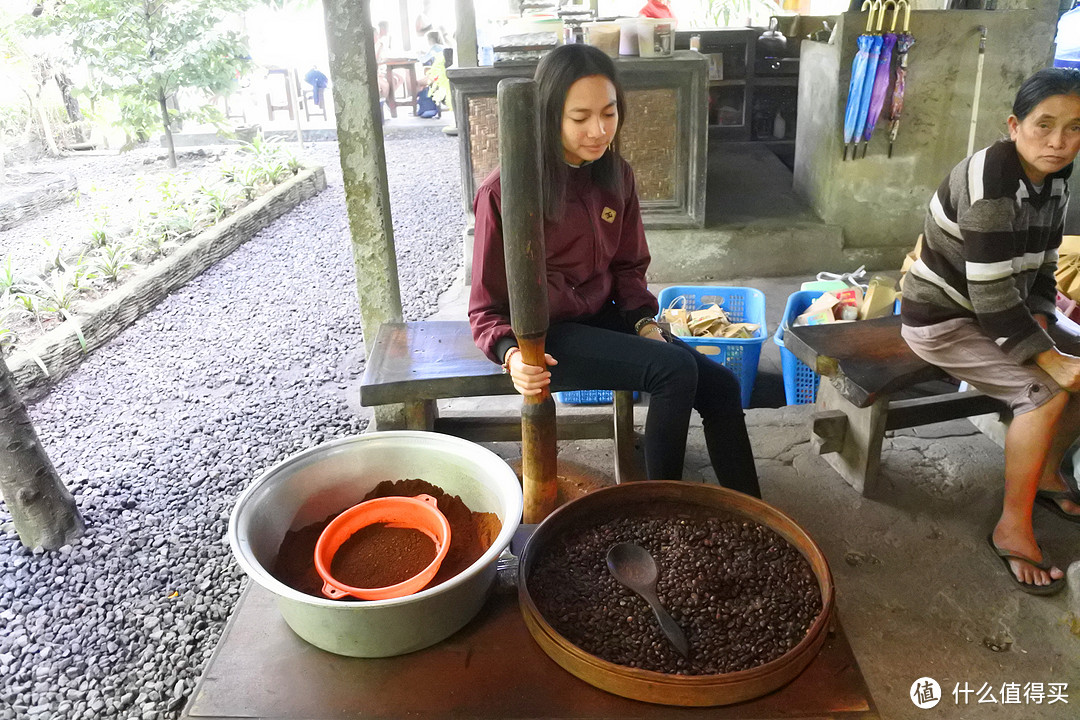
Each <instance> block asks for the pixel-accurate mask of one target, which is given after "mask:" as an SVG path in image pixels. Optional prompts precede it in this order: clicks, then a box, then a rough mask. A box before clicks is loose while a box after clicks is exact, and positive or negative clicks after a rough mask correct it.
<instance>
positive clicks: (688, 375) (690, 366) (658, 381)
mask: <svg viewBox="0 0 1080 720" xmlns="http://www.w3.org/2000/svg"><path fill="white" fill-rule="evenodd" d="M665 350H666V352H663V353H662V354H661V355H660V356H658V358H657V360H656V362H654V363H652V367H651V368H650V371H649V373H648V375H649V377H647V378H646V385H647V386H648V387H646V390H647V391H648V392H649V393H650V394H652V395H656V394H658V393H665V392H667V393H680V394H686V395H688V396H689V397H693V394H694V392H695V390H696V389H697V385H698V367H697V363H696V362H694V358H693V356H692V355H690V354H689V353H688V352H685V351H681V350H680V348H677V347H675V346H668V348H665ZM691 352H692V351H691Z"/></svg>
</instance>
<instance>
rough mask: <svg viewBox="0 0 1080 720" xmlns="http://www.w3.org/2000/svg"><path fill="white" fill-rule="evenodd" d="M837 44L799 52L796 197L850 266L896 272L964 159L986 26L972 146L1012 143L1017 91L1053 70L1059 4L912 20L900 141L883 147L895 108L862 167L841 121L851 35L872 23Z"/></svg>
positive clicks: (854, 25) (857, 25)
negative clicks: (834, 232)
mask: <svg viewBox="0 0 1080 720" xmlns="http://www.w3.org/2000/svg"><path fill="white" fill-rule="evenodd" d="M840 22H841V26H840V28H839V31H838V38H839V39H838V42H837V44H835V45H827V44H824V43H815V42H810V41H805V42H803V43H802V55H801V57H802V69H801V72H800V83H799V127H798V135H797V138H796V148H795V178H794V186H795V190H796V192H798V193H799V194H800V195H801V196H802V197H804V198H805V199H807V201H808V202H809V203H810V205H811V207H812V208H813V209H814V210H815V212H817V213H818V215H820V217H821V218H822V219H823V220H824V221H825V222H826V223H829V224H835V225H839V226H840V227H842V228H843V232H844V253H845V257H846V258H848V260H849V263H848V264H852V265H855V264H864V263H865V264H866V265H867V266H868V267H870V268H872V269H888V268H896V267H899V265H900V261H901V260H902V258H903V256H904V254H905V253H906V252H907V251H908V250H909V249H910V248H911V247H912V246H913V245H914V243H915V238H916V237H917V236H918V234H919V232H921V228H922V223H923V215H924V213H925V210H926V205H927V203H928V202H929V200H930V196H931V195H932V194H933V192H934V190H935V189H936V187H937V186H938V184H940V182H941V180H942V179H943V178H944V177H945V175H946V174H947V173H948V171H949V169H950V168H952V167H953V166H954V165H955V164H956V163H957V162H959V161H960V160H962V159H963V158H964V157H965V154H966V150H967V144H968V132H969V129H970V127H971V115H972V112H971V109H972V102H973V99H974V87H975V77H976V68H977V61H978V47H979V30H978V28H979V26H980V25H982V26H985V27H986V29H987V41H986V54H985V57H984V61H983V75H982V92H981V100H980V102H979V112H978V122H977V125H976V129H975V148H976V149H979V148H982V147H985V146H986V145H989V144H990V143H992V142H993V141H995V140H997V139H999V138H1001V137H1004V136H1006V126H1005V119H1006V117H1008V115H1009V109H1010V107H1011V106H1012V101H1013V98H1014V96H1015V94H1016V90H1017V88H1018V87H1019V85H1020V83H1021V82H1022V81H1023V79H1024V78H1025V77H1026V76H1027V75H1029V74H1030V73H1031V72H1033V71H1034V70H1037V69H1038V68H1041V67H1045V66H1047V65H1049V64H1050V62H1051V59H1052V55H1053V40H1054V33H1055V30H1056V22H1057V7H1056V6H1055V5H1054V4H1052V3H1044V4H1043V5H1042V6H1041V7H1040V8H1038V9H1032V10H1014V11H1008V12H1002V11H1000V10H999V11H977V10H962V11H944V10H939V11H932V10H927V11H917V12H913V13H912V14H911V33H912V34H913V35H914V36H915V45H914V47H913V48H912V49H911V51H910V53H909V64H908V76H907V77H908V80H907V92H906V95H905V103H904V110H903V114H902V116H901V124H900V132H899V135H898V137H897V141H896V143H895V145H894V147H893V156H892V158H891V159H890V158H888V157H887V156H886V152H887V148H888V117H887V113H888V106H886V110H885V111H884V112H883V114H882V119H881V121H879V123H878V127H877V130H876V131H875V133H874V136H873V138H872V140H871V141H870V143H869V146H868V150H867V154H866V157H865V159H863V158H860V159H858V160H854V161H853V160H851V159H850V158H849V159H848V160H847V161H846V162H844V161H843V160H842V159H841V158H842V154H843V137H842V133H843V117H844V108H845V106H846V103H847V91H848V84H849V82H850V79H851V64H852V59H853V58H854V56H855V52H856V36H857V35H859V34H860V33H862V32H863V30H864V28H865V22H866V15H860V14H859V13H845V14H844V15H843V16H842V17H841V20H840Z"/></svg>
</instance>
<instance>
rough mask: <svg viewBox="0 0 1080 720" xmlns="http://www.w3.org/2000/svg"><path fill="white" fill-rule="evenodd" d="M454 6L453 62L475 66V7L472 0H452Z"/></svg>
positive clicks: (460, 65)
mask: <svg viewBox="0 0 1080 720" xmlns="http://www.w3.org/2000/svg"><path fill="white" fill-rule="evenodd" d="M454 6H455V9H456V10H457V31H456V34H455V36H454V43H455V44H456V45H457V47H456V48H455V50H454V64H455V65H457V66H458V67H476V65H477V57H476V8H475V7H474V6H473V0H454Z"/></svg>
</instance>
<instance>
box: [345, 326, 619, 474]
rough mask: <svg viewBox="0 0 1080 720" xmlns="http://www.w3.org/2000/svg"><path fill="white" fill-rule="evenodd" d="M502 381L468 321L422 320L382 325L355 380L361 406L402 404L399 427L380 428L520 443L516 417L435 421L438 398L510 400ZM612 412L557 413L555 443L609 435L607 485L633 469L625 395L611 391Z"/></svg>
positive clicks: (460, 417) (505, 382)
mask: <svg viewBox="0 0 1080 720" xmlns="http://www.w3.org/2000/svg"><path fill="white" fill-rule="evenodd" d="M516 394H517V391H516V390H514V386H513V384H512V383H511V381H510V376H509V375H505V374H503V372H502V368H501V367H499V366H498V365H496V364H495V363H493V362H491V361H490V360H488V359H487V358H486V357H485V356H484V354H483V353H481V352H480V350H478V349H477V347H476V345H474V344H473V339H472V332H471V331H470V329H469V323H467V322H464V321H442V320H441V321H422V322H403V323H384V324H383V325H382V327H380V328H379V332H378V334H377V335H376V337H375V342H374V345H373V346H372V347H371V352H370V354H369V355H368V359H367V365H366V367H365V369H364V378H363V380H362V381H361V383H360V404H361V405H363V406H365V407H371V406H375V405H387V404H391V403H404V404H405V422H404V427H394V428H389V427H380V428H379V429H380V430H388V429H409V430H433V431H436V432H441V433H446V434H448V435H456V436H457V437H462V438H466V439H468V440H473V441H475V442H505V441H520V440H521V416H520V414H519V413H517V412H514V413H511V414H508V413H505V412H504V413H502V414H497V413H496V414H492V413H488V414H482V415H480V414H471V415H466V414H455V415H453V416H446V417H440V416H439V411H438V406H437V401H438V400H439V399H442V398H458V397H479V396H486V395H516ZM613 405H614V412H613V413H612V412H607V411H606V410H605V411H602V412H593V413H588V414H581V413H574V414H569V413H567V414H562V415H560V416H559V418H558V423H557V437H558V438H559V439H560V440H587V439H595V438H613V439H614V440H615V481H616V482H623V481H626V480H628V479H631V478H634V477H637V476H638V474H635V472H634V405H633V393H632V392H630V391H625V392H623V391H619V392H616V393H615V401H614V404H613Z"/></svg>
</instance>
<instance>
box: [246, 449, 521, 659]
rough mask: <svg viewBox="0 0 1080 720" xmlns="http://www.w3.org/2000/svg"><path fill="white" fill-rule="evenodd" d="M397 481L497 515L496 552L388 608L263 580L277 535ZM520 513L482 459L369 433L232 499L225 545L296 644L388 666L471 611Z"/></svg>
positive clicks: (311, 454) (501, 465)
mask: <svg viewBox="0 0 1080 720" xmlns="http://www.w3.org/2000/svg"><path fill="white" fill-rule="evenodd" d="M404 478H420V479H422V480H425V481H427V482H429V483H431V484H432V485H436V486H438V487H440V488H442V489H443V490H444V491H445V492H447V493H449V494H451V495H458V496H460V497H461V499H462V500H463V501H464V502H465V504H466V505H467V506H468V507H469V509H470V510H473V511H474V512H492V513H495V514H496V515H498V516H499V519H500V520H501V521H502V531H501V532H500V533H499V535H498V537H497V538H496V540H495V543H494V544H493V545H492V546H491V547H490V548H488V550H487V552H485V553H484V554H483V555H482V556H481V557H480V559H479V560H477V561H476V562H475V563H473V564H472V565H471V566H469V567H468V568H467V569H466V570H465V571H464V572H462V573H460V574H459V575H458V576H457V577H454V578H452V579H450V580H447V581H446V582H444V583H442V584H440V585H438V586H436V587H433V588H429V589H427V590H422V591H420V592H418V593H416V594H415V595H410V596H407V597H403V598H394V599H390V600H371V601H363V600H357V601H336V600H328V599H326V598H317V597H313V596H311V595H307V594H304V593H301V592H299V591H297V590H294V589H293V588H291V587H289V586H287V585H285V584H284V583H282V582H280V581H279V580H277V579H276V578H274V577H273V575H271V574H270V571H269V569H268V568H270V567H272V566H273V563H274V559H275V558H276V557H277V553H278V549H279V547H280V546H281V541H282V539H283V538H284V536H285V533H286V532H288V531H289V530H291V529H299V528H302V527H304V526H306V525H310V524H311V523H313V522H318V521H320V520H323V519H325V518H326V517H327V516H328V515H330V514H332V513H336V512H340V511H342V510H344V509H345V508H348V507H350V506H352V505H354V504H356V503H358V502H360V501H361V500H362V499H363V497H364V495H366V494H367V493H368V492H369V491H370V490H371V489H372V488H374V487H375V485H377V484H378V483H379V482H381V481H383V480H401V479H404ZM521 509H522V495H521V486H520V484H519V483H518V479H517V476H516V475H515V474H514V472H513V470H511V469H510V466H508V465H507V464H506V463H505V462H504V461H503V460H502V459H501V458H499V457H498V456H497V455H495V454H494V453H493V452H491V451H490V450H487V449H485V448H483V447H480V446H479V445H476V444H475V443H471V442H468V441H466V440H461V439H459V438H455V437H450V436H448V435H440V434H437V433H430V432H414V431H391V432H375V433H369V434H366V435H359V436H355V437H349V438H343V439H340V440H334V441H331V442H328V443H324V444H322V445H319V446H317V447H314V448H311V449H309V450H305V451H303V452H301V453H297V454H296V455H293V456H291V457H289V458H287V459H286V460H284V461H282V462H281V463H279V464H277V465H275V466H274V467H272V468H270V469H269V470H268V471H266V472H265V473H263V474H262V475H261V476H260V477H259V478H258V479H257V480H255V482H254V484H252V485H251V487H249V488H248V489H247V490H245V491H244V492H243V493H242V494H241V495H240V498H239V499H238V500H237V503H236V507H235V508H234V510H233V513H232V517H231V518H230V520H229V544H230V545H231V546H232V550H233V554H234V555H235V556H236V559H237V562H239V563H240V566H241V567H242V568H243V569H244V571H245V572H246V573H247V574H248V575H249V576H250V577H251V578H252V579H253V580H254V581H255V582H257V583H259V584H260V585H262V586H263V587H264V588H266V589H267V590H269V591H270V592H272V593H274V595H276V596H277V605H278V609H279V610H280V611H281V615H282V617H284V618H285V622H287V623H288V624H289V627H291V628H292V629H293V631H294V632H296V634H297V635H299V636H300V637H302V638H303V639H304V640H307V641H308V642H310V643H311V644H313V645H315V646H317V647H320V648H322V649H324V650H328V651H330V652H332V653H337V654H339V655H350V656H353V657H388V656H391V655H402V654H404V653H408V652H412V651H414V650H419V649H421V648H425V647H428V646H429V645H433V644H435V643H437V642H439V641H440V640H442V639H444V638H446V637H448V636H449V635H451V634H453V633H454V632H456V631H457V630H459V629H460V628H461V627H462V626H464V625H465V624H466V623H467V622H469V620H471V619H472V618H473V616H474V615H476V613H477V612H479V610H480V608H481V607H482V606H483V604H484V601H485V600H486V599H487V596H488V592H489V591H490V589H491V586H492V584H493V582H494V580H495V564H496V560H497V559H498V557H499V554H500V553H501V552H502V550H503V549H504V548H506V547H507V546H508V545H509V544H510V539H511V538H512V537H513V535H514V532H515V530H517V527H518V525H519V523H520V521H521Z"/></svg>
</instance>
